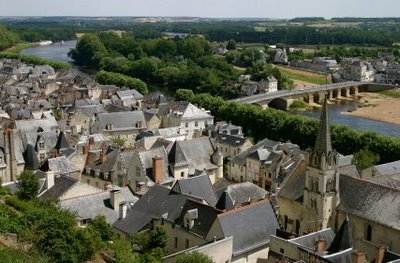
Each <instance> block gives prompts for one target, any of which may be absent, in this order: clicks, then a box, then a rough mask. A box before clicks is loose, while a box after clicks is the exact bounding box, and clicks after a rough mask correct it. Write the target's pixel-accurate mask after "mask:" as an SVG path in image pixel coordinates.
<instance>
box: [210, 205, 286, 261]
mask: <svg viewBox="0 0 400 263" xmlns="http://www.w3.org/2000/svg"><path fill="white" fill-rule="evenodd" d="M218 220H219V222H220V224H221V227H222V231H223V232H224V235H225V237H230V236H232V237H233V256H237V255H240V254H243V253H246V252H248V251H251V250H253V249H256V248H258V247H262V246H265V245H267V244H268V243H269V241H270V236H271V235H274V234H275V232H276V229H277V228H279V224H278V221H277V219H276V216H275V213H274V211H273V209H272V206H271V204H270V202H269V201H267V200H264V201H260V202H257V203H253V204H250V205H247V206H243V207H241V208H238V209H234V210H230V211H228V212H225V213H223V214H219V215H218Z"/></svg>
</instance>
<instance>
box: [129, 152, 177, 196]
mask: <svg viewBox="0 0 400 263" xmlns="http://www.w3.org/2000/svg"><path fill="white" fill-rule="evenodd" d="M127 177H128V184H129V186H130V187H131V189H137V187H138V186H139V185H142V186H143V187H144V188H145V189H147V188H148V187H151V186H153V185H154V184H161V185H169V186H171V185H172V183H173V182H174V178H173V177H171V176H170V175H169V172H168V157H167V152H166V150H165V148H164V147H159V148H155V149H150V150H135V151H134V152H133V156H132V159H131V161H130V164H129V166H128V169H127ZM142 190H143V189H140V190H139V191H142Z"/></svg>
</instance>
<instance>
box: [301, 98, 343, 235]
mask: <svg viewBox="0 0 400 263" xmlns="http://www.w3.org/2000/svg"><path fill="white" fill-rule="evenodd" d="M309 158H310V159H309V164H308V166H307V169H306V179H305V187H304V199H303V222H302V224H301V225H302V230H303V232H312V231H318V230H321V229H324V228H327V227H329V226H333V222H334V216H335V210H336V206H337V205H338V204H339V173H338V171H337V165H338V161H339V156H338V153H337V152H336V151H335V150H333V149H332V140H331V132H330V129H329V118H328V107H327V96H325V99H324V103H323V107H322V111H321V117H320V122H319V128H318V134H317V138H316V141H315V146H314V149H313V150H312V151H311V153H310V157H309Z"/></svg>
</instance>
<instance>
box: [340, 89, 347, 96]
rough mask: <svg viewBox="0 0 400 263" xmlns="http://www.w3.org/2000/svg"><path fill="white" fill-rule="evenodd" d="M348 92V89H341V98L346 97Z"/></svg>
mask: <svg viewBox="0 0 400 263" xmlns="http://www.w3.org/2000/svg"><path fill="white" fill-rule="evenodd" d="M346 92H347V91H346V88H341V89H340V96H341V97H346Z"/></svg>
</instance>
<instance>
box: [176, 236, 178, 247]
mask: <svg viewBox="0 0 400 263" xmlns="http://www.w3.org/2000/svg"><path fill="white" fill-rule="evenodd" d="M175 248H178V237H175Z"/></svg>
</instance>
